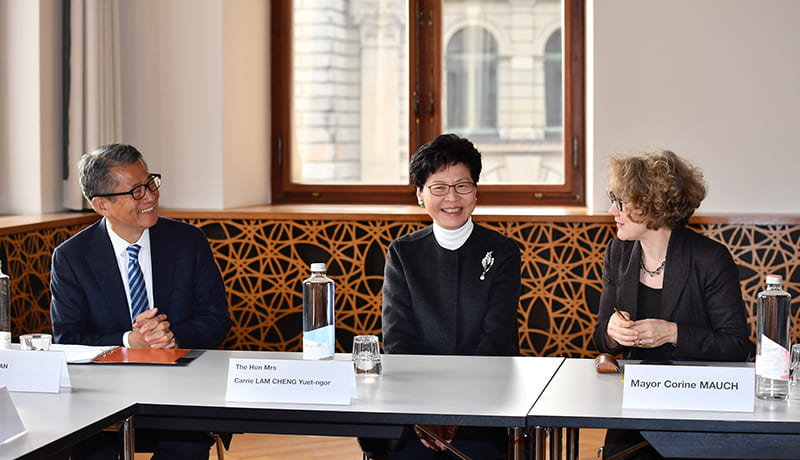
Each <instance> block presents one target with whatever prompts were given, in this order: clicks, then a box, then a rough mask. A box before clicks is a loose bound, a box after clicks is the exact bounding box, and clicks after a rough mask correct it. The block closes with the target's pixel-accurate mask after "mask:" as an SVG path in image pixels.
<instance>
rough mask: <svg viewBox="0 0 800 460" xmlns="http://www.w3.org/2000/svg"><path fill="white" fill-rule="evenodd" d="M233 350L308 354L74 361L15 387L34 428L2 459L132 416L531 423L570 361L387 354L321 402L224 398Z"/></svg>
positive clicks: (343, 426) (219, 424)
mask: <svg viewBox="0 0 800 460" xmlns="http://www.w3.org/2000/svg"><path fill="white" fill-rule="evenodd" d="M230 358H245V359H301V358H302V354H301V353H274V352H247V351H217V350H213V351H205V352H203V353H202V354H201V355H200V356H199V357H198V358H196V359H195V360H194V361H192V362H191V363H189V364H188V365H186V366H170V365H131V364H127V365H112V364H103V365H100V364H77V365H70V366H69V372H70V379H71V382H72V388H71V389H65V388H62V389H61V392H60V393H58V394H45V393H20V392H14V393H11V395H12V400H13V402H14V405H15V407H16V408H17V410H18V412H19V413H20V416H21V418H22V420H23V423H24V424H25V427H26V428H27V433H26V434H24V435H23V436H21V437H19V438H17V439H15V440H13V441H10V442H9V443H6V444H0V459H6V458H18V457H24V456H28V457H30V458H36V457H37V456H38V457H40V456H41V455H43V454H45V453H52V452H53V451H55V450H57V449H59V448H63V447H67V446H69V445H72V444H74V443H75V442H77V441H80V440H81V439H84V438H86V437H88V436H90V435H92V434H93V433H96V432H98V431H100V430H102V429H103V428H105V427H106V426H108V425H110V424H113V423H115V422H119V421H122V420H123V419H124V418H125V417H127V416H129V415H134V421H135V423H136V426H143V427H144V426H146V427H152V428H180V429H191V430H214V431H230V432H275V433H304V434H323V435H324V434H336V435H351V436H354V435H387V436H389V435H391V434H392V433H398V430H399V427H402V426H403V425H408V424H414V423H422V424H454V425H471V426H497V427H524V426H525V423H526V419H527V416H528V412H529V411H530V409H531V406H532V405H533V403H534V401H536V398H538V397H539V395H540V393H541V392H542V391H543V390H544V388H545V387H546V386H547V384H548V382H549V381H550V379H551V378H552V376H553V375H554V374H555V372H556V371H557V370H558V368H559V366H560V365H561V363H562V362H563V361H564V359H563V358H532V357H477V356H411V355H383V357H382V359H383V374H382V375H381V376H379V377H377V378H373V377H362V376H357V379H356V381H357V385H358V397H357V398H355V399H353V400H352V401H351V403H350V404H349V405H320V404H279V403H269V402H264V403H241V402H229V401H227V400H226V399H225V394H226V386H227V372H228V361H229V359H230ZM335 359H337V360H350V355H349V354H341V355H336V357H335ZM368 430H372V431H368Z"/></svg>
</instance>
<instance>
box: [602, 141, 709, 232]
mask: <svg viewBox="0 0 800 460" xmlns="http://www.w3.org/2000/svg"><path fill="white" fill-rule="evenodd" d="M609 187H610V188H611V190H612V191H613V192H614V194H616V195H617V196H618V197H619V198H620V199H621V200H622V201H623V202H624V203H625V204H624V207H625V212H626V213H627V215H628V217H629V218H630V219H631V220H632V221H633V222H637V223H642V222H644V223H645V224H646V225H647V228H649V229H652V230H658V229H659V228H661V227H662V226H664V225H666V226H667V227H668V228H670V229H676V228H679V227H683V226H685V225H686V224H688V223H689V218H690V217H692V214H694V211H695V210H696V209H697V208H698V207H699V206H700V203H701V202H702V201H703V199H704V198H705V197H706V186H705V183H704V181H703V172H702V171H700V169H699V168H696V167H694V166H692V165H691V164H689V163H688V162H687V161H685V160H683V159H681V158H680V157H679V156H678V155H676V154H675V153H673V152H671V151H669V150H656V151H652V152H645V153H643V154H642V155H639V156H631V157H621V156H614V157H612V158H611V162H610V164H609Z"/></svg>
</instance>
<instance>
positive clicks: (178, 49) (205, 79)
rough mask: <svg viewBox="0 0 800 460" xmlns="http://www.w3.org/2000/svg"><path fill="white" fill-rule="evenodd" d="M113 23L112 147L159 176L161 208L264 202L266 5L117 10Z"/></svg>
mask: <svg viewBox="0 0 800 460" xmlns="http://www.w3.org/2000/svg"><path fill="white" fill-rule="evenodd" d="M120 22H121V36H120V41H121V48H122V51H121V53H122V88H123V95H122V107H123V115H122V131H123V139H122V142H125V143H130V144H133V145H136V146H137V147H139V149H140V150H141V152H142V154H143V155H144V156H145V158H146V159H147V161H148V165H149V166H150V169H151V170H152V171H158V172H160V173H162V174H163V176H164V185H163V186H162V193H161V204H162V206H165V207H172V208H182V209H193V208H195V209H223V208H225V207H233V206H246V205H251V204H263V203H265V202H267V201H268V199H269V182H268V177H269V158H268V156H267V155H266V152H268V129H269V124H268V123H269V118H268V108H269V100H268V97H267V95H268V89H269V80H268V74H267V68H268V66H267V63H268V62H269V61H268V60H269V55H268V54H267V52H266V50H267V49H268V40H267V39H268V37H267V30H268V23H269V21H268V14H267V4H266V3H265V2H263V1H261V0H236V1H232V0H228V1H223V0H169V1H152V0H151V1H140V0H122V1H121V4H120Z"/></svg>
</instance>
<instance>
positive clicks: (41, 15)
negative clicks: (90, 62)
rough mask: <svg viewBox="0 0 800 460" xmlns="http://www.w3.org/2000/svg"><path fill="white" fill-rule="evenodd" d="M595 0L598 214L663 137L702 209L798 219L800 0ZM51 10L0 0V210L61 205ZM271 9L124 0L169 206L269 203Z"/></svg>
mask: <svg viewBox="0 0 800 460" xmlns="http://www.w3.org/2000/svg"><path fill="white" fill-rule="evenodd" d="M587 2H588V7H589V13H588V14H587V18H588V24H587V37H588V42H589V47H588V56H587V61H588V66H589V69H588V75H589V79H588V81H589V82H588V88H587V108H588V120H587V122H588V132H587V135H588V139H587V140H588V142H587V151H588V155H589V157H588V164H589V177H587V182H588V184H589V185H588V190H587V198H588V200H589V202H588V206H589V208H590V209H593V210H595V211H598V212H604V211H605V210H606V209H607V206H608V203H607V202H606V201H607V200H606V198H605V187H606V161H607V158H608V155H609V154H611V153H613V152H636V151H638V150H640V149H643V148H669V149H672V150H674V151H675V152H676V153H678V154H679V155H681V156H684V157H685V158H687V159H689V160H690V161H692V162H693V163H695V164H696V165H698V166H700V167H701V168H703V170H704V172H705V174H706V179H707V181H708V185H709V197H708V198H707V199H706V201H705V203H704V204H703V205H702V207H701V208H700V211H699V212H700V213H704V214H712V213H787V214H800V204H798V200H797V199H796V198H795V191H794V187H793V186H792V184H793V182H794V181H795V180H796V178H797V177H800V175H798V172H800V171H798V169H799V168H798V166H797V162H796V161H794V160H795V158H796V157H797V156H798V154H797V151H798V148H797V142H795V139H794V134H795V130H796V127H797V126H800V85H798V81H800V53H797V52H796V50H795V48H796V45H797V43H800V28H798V27H796V24H795V23H796V22H797V19H798V18H800V1H796V0H759V1H751V0H670V1H661V0H587ZM58 5H59V2H52V1H49V0H38V1H31V0H0V63H2V64H3V65H0V213H37V212H49V211H53V210H57V209H60V198H59V197H58V196H56V195H58V193H59V191H58V190H57V182H58V180H59V177H60V176H59V174H58V173H59V171H60V167H61V148H60V145H61V137H60V136H61V129H60V120H59V118H58V116H59V115H58V114H59V111H60V109H59V105H60V97H61V95H60V90H59V85H60V82H59V81H58V79H57V75H58V74H59V73H60V71H59V69H58V65H59V64H58V62H57V52H56V50H57V47H58V46H59V43H58V40H59V37H60V32H58V29H59V28H60V19H59V18H60V16H59V14H60V13H59V11H60V10H59V9H58ZM267 9H268V6H267V3H266V2H263V1H261V0H167V1H156V0H121V8H120V14H121V22H122V30H121V46H122V53H123V61H122V66H123V89H124V91H125V93H124V94H123V137H124V138H123V139H122V141H123V142H129V143H132V144H136V145H138V146H139V147H140V148H141V150H142V152H143V153H144V154H145V156H146V158H147V159H148V162H149V163H150V166H151V168H152V169H153V170H154V171H159V172H162V173H163V174H164V178H165V181H164V189H163V194H162V204H163V205H164V206H168V207H175V208H203V209H222V208H229V207H235V206H245V205H250V204H261V203H267V202H268V201H269V164H268V163H269V159H268V152H269V151H270V149H269V143H270V140H269V134H268V129H269V109H270V101H269V93H268V88H269V81H268V79H269V75H268V69H269V65H268V64H269V55H268V51H269V47H268V40H267V37H268V36H269V35H268V33H269V30H268V24H269V21H268V17H267V16H268V11H267ZM768 167H772V169H771V170H768V169H767V168H768Z"/></svg>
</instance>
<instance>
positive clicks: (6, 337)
mask: <svg viewBox="0 0 800 460" xmlns="http://www.w3.org/2000/svg"><path fill="white" fill-rule="evenodd" d="M0 348H11V278H9V276H8V275H6V274H4V273H3V262H0Z"/></svg>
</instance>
